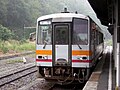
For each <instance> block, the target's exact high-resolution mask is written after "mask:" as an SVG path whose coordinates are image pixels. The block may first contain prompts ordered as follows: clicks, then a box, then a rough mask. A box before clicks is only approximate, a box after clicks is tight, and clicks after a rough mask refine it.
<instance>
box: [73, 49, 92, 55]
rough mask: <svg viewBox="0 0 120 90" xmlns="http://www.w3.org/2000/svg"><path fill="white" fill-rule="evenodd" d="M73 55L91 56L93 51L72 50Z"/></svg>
mask: <svg viewBox="0 0 120 90" xmlns="http://www.w3.org/2000/svg"><path fill="white" fill-rule="evenodd" d="M72 55H87V56H91V55H92V52H91V51H87V50H86V51H82V50H73V51H72Z"/></svg>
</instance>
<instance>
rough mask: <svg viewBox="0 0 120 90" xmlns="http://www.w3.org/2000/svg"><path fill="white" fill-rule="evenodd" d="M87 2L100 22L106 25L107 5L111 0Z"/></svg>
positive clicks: (108, 17)
mask: <svg viewBox="0 0 120 90" xmlns="http://www.w3.org/2000/svg"><path fill="white" fill-rule="evenodd" d="M88 2H89V3H90V5H91V6H92V8H93V10H94V11H95V13H96V14H97V17H98V18H99V19H100V21H101V23H102V24H103V25H105V26H108V24H109V22H110V16H109V11H108V10H109V8H108V6H110V5H111V4H112V0H88Z"/></svg>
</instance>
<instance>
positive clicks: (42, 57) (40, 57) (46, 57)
mask: <svg viewBox="0 0 120 90" xmlns="http://www.w3.org/2000/svg"><path fill="white" fill-rule="evenodd" d="M38 59H43V60H44V59H48V56H38Z"/></svg>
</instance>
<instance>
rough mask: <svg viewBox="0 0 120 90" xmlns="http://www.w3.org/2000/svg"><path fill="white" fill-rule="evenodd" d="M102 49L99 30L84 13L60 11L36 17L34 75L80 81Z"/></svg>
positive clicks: (86, 75) (57, 80) (64, 81)
mask: <svg viewBox="0 0 120 90" xmlns="http://www.w3.org/2000/svg"><path fill="white" fill-rule="evenodd" d="M103 50H104V35H103V31H102V29H101V28H100V26H99V25H98V24H96V23H95V21H94V20H93V19H92V18H90V17H89V16H87V15H83V14H78V13H70V12H62V13H55V14H50V15H44V16H41V17H39V18H38V19H37V26H36V65H37V68H38V77H42V78H45V79H46V80H55V81H56V82H58V83H62V84H67V83H68V84H69V83H71V82H73V81H79V83H84V82H85V81H86V80H88V78H89V76H90V73H91V69H92V67H93V66H95V64H96V62H97V61H98V57H99V56H100V55H101V54H102V53H103Z"/></svg>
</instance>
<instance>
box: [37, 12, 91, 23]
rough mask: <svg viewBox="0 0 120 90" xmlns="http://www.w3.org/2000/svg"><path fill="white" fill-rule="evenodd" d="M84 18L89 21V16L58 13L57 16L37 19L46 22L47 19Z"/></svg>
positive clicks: (45, 16)
mask: <svg viewBox="0 0 120 90" xmlns="http://www.w3.org/2000/svg"><path fill="white" fill-rule="evenodd" d="M73 17H76V18H83V19H89V17H88V16H86V15H83V14H76V13H56V14H50V15H44V16H41V17H39V18H38V19H37V21H41V20H46V19H50V18H73Z"/></svg>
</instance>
